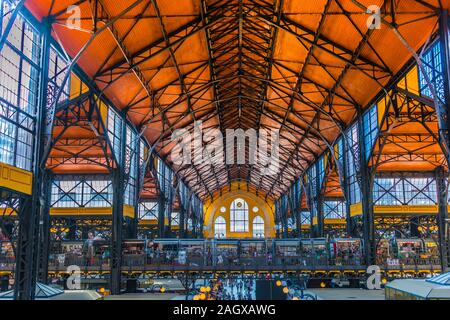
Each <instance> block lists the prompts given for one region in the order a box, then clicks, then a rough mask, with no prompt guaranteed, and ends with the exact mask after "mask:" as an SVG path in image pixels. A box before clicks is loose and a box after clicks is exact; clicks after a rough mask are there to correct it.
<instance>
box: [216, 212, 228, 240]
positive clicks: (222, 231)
mask: <svg viewBox="0 0 450 320" xmlns="http://www.w3.org/2000/svg"><path fill="white" fill-rule="evenodd" d="M226 237H227V222H226V221H225V219H224V218H223V217H217V219H216V221H214V238H216V239H222V238H226Z"/></svg>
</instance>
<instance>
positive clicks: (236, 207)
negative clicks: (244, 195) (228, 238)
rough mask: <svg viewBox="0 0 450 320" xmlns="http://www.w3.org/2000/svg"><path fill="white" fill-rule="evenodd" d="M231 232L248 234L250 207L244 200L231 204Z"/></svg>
mask: <svg viewBox="0 0 450 320" xmlns="http://www.w3.org/2000/svg"><path fill="white" fill-rule="evenodd" d="M230 231H231V232H248V205H247V202H245V200H243V199H236V200H234V201H233V203H232V204H231V208H230Z"/></svg>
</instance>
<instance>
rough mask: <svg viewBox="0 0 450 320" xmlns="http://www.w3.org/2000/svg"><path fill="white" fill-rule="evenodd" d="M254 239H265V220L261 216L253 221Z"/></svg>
mask: <svg viewBox="0 0 450 320" xmlns="http://www.w3.org/2000/svg"><path fill="white" fill-rule="evenodd" d="M253 238H264V219H263V218H261V217H260V216H256V217H255V219H253Z"/></svg>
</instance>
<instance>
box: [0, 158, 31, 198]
mask: <svg viewBox="0 0 450 320" xmlns="http://www.w3.org/2000/svg"><path fill="white" fill-rule="evenodd" d="M0 187H4V188H7V189H10V190H12V191H17V192H20V193H24V194H28V195H31V191H32V188H33V174H32V173H31V172H29V171H25V170H22V169H19V168H16V167H13V166H10V165H8V164H6V163H1V162H0Z"/></svg>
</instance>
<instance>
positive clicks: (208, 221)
mask: <svg viewBox="0 0 450 320" xmlns="http://www.w3.org/2000/svg"><path fill="white" fill-rule="evenodd" d="M237 198H241V199H243V200H245V201H246V202H247V205H248V212H249V214H248V217H249V219H248V221H249V226H248V227H249V229H248V230H249V232H244V233H243V232H233V233H232V232H230V219H229V218H230V206H231V203H232V202H233V201H234V200H235V199H237ZM221 207H225V208H226V212H225V213H222V212H220V208H221ZM253 207H258V208H259V211H258V212H257V213H254V212H253V210H252V209H253ZM204 212H205V219H204V221H205V226H204V236H205V238H213V237H214V221H215V220H216V218H217V217H219V216H222V217H224V218H225V221H226V222H227V238H252V236H253V226H252V222H253V219H254V218H255V217H256V216H261V217H262V218H263V219H264V228H265V237H266V238H273V237H275V215H274V212H275V206H274V204H273V202H266V201H265V200H264V199H262V198H260V197H258V196H256V194H255V193H253V192H251V191H250V192H247V188H246V187H245V188H244V187H242V185H241V190H239V189H238V187H237V183H233V184H232V188H231V191H229V188H225V189H224V190H223V192H222V196H217V197H216V198H215V199H214V200H213V201H209V202H205V204H204Z"/></svg>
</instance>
